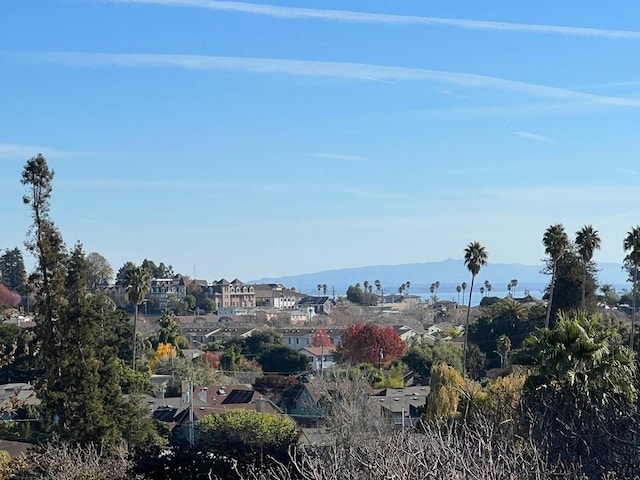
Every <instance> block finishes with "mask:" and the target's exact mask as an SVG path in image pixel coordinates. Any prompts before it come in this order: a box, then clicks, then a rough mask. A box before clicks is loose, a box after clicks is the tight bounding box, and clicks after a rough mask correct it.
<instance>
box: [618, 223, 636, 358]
mask: <svg viewBox="0 0 640 480" xmlns="http://www.w3.org/2000/svg"><path fill="white" fill-rule="evenodd" d="M622 247H623V248H624V251H625V252H629V253H627V256H626V257H625V259H624V260H625V263H627V264H629V265H630V266H631V267H632V268H633V302H632V304H633V305H632V308H633V311H632V312H631V341H630V347H631V348H633V347H634V343H633V341H634V338H633V337H634V335H635V333H636V304H637V300H636V298H637V296H638V265H640V225H638V226H636V227H634V228H632V229H631V231H629V232H627V236H626V237H625V239H624V242H623V243H622Z"/></svg>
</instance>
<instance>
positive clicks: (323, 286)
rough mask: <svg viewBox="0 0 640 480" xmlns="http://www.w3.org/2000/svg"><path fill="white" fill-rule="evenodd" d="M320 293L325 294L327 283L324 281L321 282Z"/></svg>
mask: <svg viewBox="0 0 640 480" xmlns="http://www.w3.org/2000/svg"><path fill="white" fill-rule="evenodd" d="M322 294H323V295H326V294H327V284H326V283H323V284H322Z"/></svg>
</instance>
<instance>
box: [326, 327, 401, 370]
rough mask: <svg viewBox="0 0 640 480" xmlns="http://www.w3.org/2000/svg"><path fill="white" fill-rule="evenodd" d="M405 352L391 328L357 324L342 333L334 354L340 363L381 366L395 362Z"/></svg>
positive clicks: (398, 337) (399, 339)
mask: <svg viewBox="0 0 640 480" xmlns="http://www.w3.org/2000/svg"><path fill="white" fill-rule="evenodd" d="M405 350H406V345H405V343H404V342H403V341H402V339H401V338H400V336H399V335H398V334H397V333H396V331H395V330H394V329H393V327H389V326H387V327H379V326H378V325H375V324H373V323H366V324H362V323H358V324H356V325H350V326H349V327H348V328H347V329H346V330H345V331H344V333H343V334H342V343H341V344H340V345H339V346H338V348H337V349H336V354H337V356H338V358H339V359H340V361H341V362H345V363H351V364H358V363H372V364H373V365H377V366H381V365H384V364H386V363H389V362H392V361H393V360H397V359H398V358H400V357H401V356H402V355H404V352H405Z"/></svg>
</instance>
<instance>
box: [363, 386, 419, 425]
mask: <svg viewBox="0 0 640 480" xmlns="http://www.w3.org/2000/svg"><path fill="white" fill-rule="evenodd" d="M429 391H430V388H429V387H428V386H417V387H404V388H385V389H383V390H380V391H379V392H377V393H375V394H374V395H371V396H370V397H369V405H370V406H371V408H372V412H373V414H376V413H377V414H378V415H380V416H381V417H382V418H384V419H387V420H388V421H389V422H390V423H391V424H392V425H395V426H396V427H397V428H411V427H415V426H416V424H417V423H418V421H419V420H420V412H419V409H420V408H421V407H424V406H425V405H426V403H427V395H429Z"/></svg>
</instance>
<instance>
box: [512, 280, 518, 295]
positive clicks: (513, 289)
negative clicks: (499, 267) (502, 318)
mask: <svg viewBox="0 0 640 480" xmlns="http://www.w3.org/2000/svg"><path fill="white" fill-rule="evenodd" d="M517 286H518V279H517V278H514V279H512V280H511V295H513V296H514V297H515V296H516V287H517Z"/></svg>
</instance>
